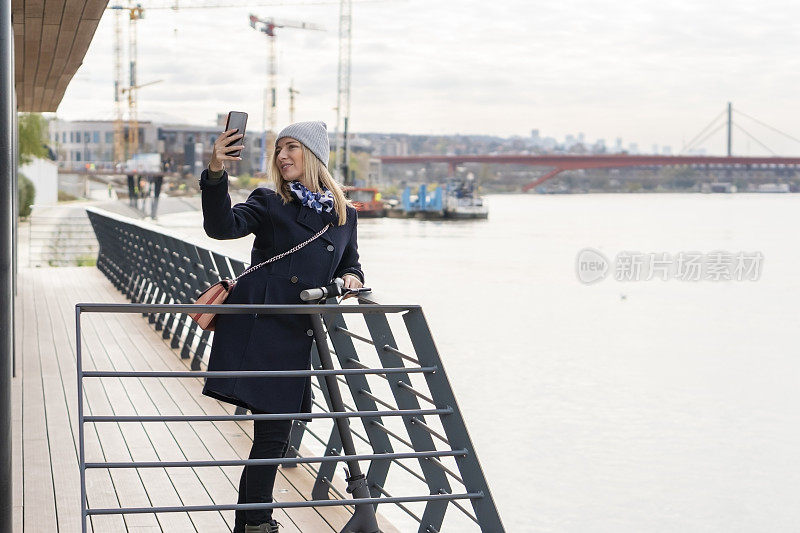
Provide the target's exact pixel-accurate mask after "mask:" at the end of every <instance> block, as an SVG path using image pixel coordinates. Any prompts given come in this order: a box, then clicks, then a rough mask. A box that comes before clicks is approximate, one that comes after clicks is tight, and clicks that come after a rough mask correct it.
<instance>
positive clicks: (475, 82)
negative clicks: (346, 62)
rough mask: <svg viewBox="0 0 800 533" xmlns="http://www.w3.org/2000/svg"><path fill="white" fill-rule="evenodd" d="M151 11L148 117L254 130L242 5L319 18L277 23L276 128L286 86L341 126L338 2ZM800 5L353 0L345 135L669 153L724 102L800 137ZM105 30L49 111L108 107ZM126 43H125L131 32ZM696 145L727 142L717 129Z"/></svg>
mask: <svg viewBox="0 0 800 533" xmlns="http://www.w3.org/2000/svg"><path fill="white" fill-rule="evenodd" d="M143 5H144V7H145V18H144V19H143V20H141V21H139V26H138V28H139V30H138V47H139V63H138V67H139V68H138V77H139V83H142V84H144V83H148V82H152V81H156V80H163V81H161V82H160V83H157V84H155V85H152V86H148V87H144V88H142V89H141V90H140V91H139V111H140V116H141V117H142V118H145V119H151V120H160V121H164V122H185V123H191V124H201V125H214V124H215V121H216V116H217V113H223V112H225V111H227V110H230V109H236V110H242V111H247V112H248V113H249V114H250V124H251V125H252V127H253V128H256V129H260V128H261V121H262V105H263V100H262V98H263V93H264V88H265V86H266V83H267V76H266V64H267V39H266V37H264V35H263V34H262V33H260V32H257V31H255V30H253V29H251V28H250V26H249V24H248V20H247V16H248V14H249V13H251V12H252V13H254V14H256V15H258V16H260V17H269V16H274V17H276V18H280V19H290V20H299V21H305V22H312V23H316V24H320V25H322V26H324V27H325V28H326V30H327V31H325V32H318V31H307V30H295V29H290V28H283V29H282V28H278V29H277V30H276V34H277V41H276V42H277V49H278V63H277V72H278V128H281V127H282V126H283V125H285V124H287V123H288V121H289V113H288V105H289V101H288V87H289V84H290V80H292V79H293V80H294V86H295V88H296V89H297V90H299V91H300V94H299V95H298V96H297V97H296V117H295V120H324V121H326V122H327V123H328V126H329V129H330V130H331V131H333V129H334V126H335V125H334V122H335V116H336V115H335V111H334V107H335V105H336V82H337V62H338V22H339V21H338V18H339V17H338V15H339V8H338V4H335V3H333V4H327V5H297V6H292V7H288V6H275V7H263V6H262V7H251V8H224V9H204V10H199V9H182V10H180V11H178V12H173V11H171V10H163V9H148V4H147V2H143ZM798 16H800V5H794V4H792V3H791V2H781V1H775V0H767V1H765V2H761V3H758V4H754V3H751V2H742V1H733V2H726V3H725V4H724V7H720V4H718V3H712V2H708V1H705V2H704V1H699V2H698V1H694V2H690V1H673V2H669V3H666V4H653V3H651V2H641V1H640V2H626V3H608V2H592V1H589V0H567V1H565V2H561V3H557V4H555V3H550V4H546V5H545V4H542V5H538V4H533V3H529V2H521V1H502V2H496V3H493V4H486V3H484V2H477V1H471V2H455V1H451V0H446V1H439V2H436V3H430V4H427V3H424V2H421V1H417V0H413V1H403V0H385V1H376V2H357V1H356V2H354V4H353V47H352V89H351V130H352V131H355V132H392V133H412V134H456V133H460V134H487V135H498V136H502V137H509V136H512V135H518V136H525V137H527V136H529V135H530V132H531V130H533V129H538V130H539V131H540V133H541V135H542V136H552V137H556V138H558V139H559V140H562V139H564V138H565V137H566V135H568V134H572V135H577V134H578V133H579V132H583V133H584V134H585V135H586V139H587V141H593V140H595V139H604V140H605V143H606V146H609V147H611V146H613V145H614V143H615V142H616V139H617V138H622V140H623V146H625V147H628V146H629V145H630V144H631V143H635V144H637V145H638V146H639V150H640V151H643V152H644V151H649V150H650V149H651V147H652V146H653V145H659V146H664V145H668V146H671V148H672V153H679V152H680V150H681V147H682V146H683V145H684V144H685V143H686V142H688V141H690V140H691V139H692V138H693V137H694V136H695V135H696V134H698V133H699V132H700V131H701V130H702V129H703V128H704V127H705V126H706V125H707V124H708V123H709V122H710V121H711V119H712V118H714V117H715V116H716V115H718V114H719V113H720V112H721V111H722V110H723V109H724V107H725V105H726V103H727V102H728V101H732V102H733V104H734V107H735V108H738V109H741V110H742V111H743V112H745V113H747V114H748V115H751V116H753V117H755V118H757V119H759V120H761V121H763V122H764V123H767V124H769V125H771V126H773V127H774V128H777V129H778V130H781V131H783V132H785V133H787V134H789V135H791V136H794V137H796V138H798V139H800V127H799V126H798V123H797V119H796V117H797V116H798V115H799V114H800V101H798V98H797V96H796V93H797V89H796V88H797V87H798V86H800V69H798V68H797V67H798V63H799V62H800V59H798V57H797V54H796V50H798V49H800V47H798V45H800V34H798V32H797V31H796V23H795V22H794V21H795V20H797V17H798ZM124 28H125V30H126V31H127V17H126V18H125V19H124ZM112 34H113V13H112V11H111V10H106V14H105V15H104V17H103V19H102V20H101V22H100V24H99V26H98V29H97V32H96V34H95V36H94V39H93V41H92V44H91V46H90V48H89V51H88V53H87V55H86V58H85V59H84V62H83V65H82V66H81V68H80V69H79V70H78V73H77V74H76V76H75V78H74V79H73V80H72V82H71V84H70V86H69V87H68V89H67V92H66V94H65V97H64V100H63V101H62V103H61V106H60V107H59V109H58V112H57V116H58V118H61V119H65V120H78V119H111V118H113V78H112V67H113V62H112V50H113V46H112V45H113V39H112V37H113V35H112ZM123 44H124V49H125V50H126V51H127V33H126V34H125V35H124V36H123ZM123 71H124V72H126V73H127V57H124V59H123ZM125 82H126V83H127V76H125ZM126 108H127V106H126ZM126 111H127V109H126ZM738 123H739V125H740V126H741V127H743V128H744V129H745V130H746V131H747V132H748V133H750V134H751V135H753V136H754V137H755V139H757V140H753V139H752V138H749V137H748V136H747V135H746V134H745V133H744V132H743V131H741V130H739V129H735V130H734V152H735V153H739V154H752V155H770V152H769V151H768V150H767V149H766V148H764V147H762V146H760V144H759V141H760V142H761V143H763V144H765V145H766V147H768V148H769V149H771V150H772V151H774V152H776V153H778V154H781V155H797V154H800V142H796V141H793V140H790V139H788V138H786V137H784V136H781V135H779V134H778V133H776V132H774V131H772V130H770V129H768V128H766V127H764V126H762V125H759V124H757V123H756V122H754V121H752V120H750V119H747V118H745V117H740V121H739V122H738ZM702 147H703V148H705V149H706V150H707V152H708V153H710V154H722V153H724V150H725V138H724V129H723V130H721V131H719V132H717V133H716V134H715V135H714V136H712V137H710V138H709V140H708V141H707V142H706V143H704V144H703V145H702Z"/></svg>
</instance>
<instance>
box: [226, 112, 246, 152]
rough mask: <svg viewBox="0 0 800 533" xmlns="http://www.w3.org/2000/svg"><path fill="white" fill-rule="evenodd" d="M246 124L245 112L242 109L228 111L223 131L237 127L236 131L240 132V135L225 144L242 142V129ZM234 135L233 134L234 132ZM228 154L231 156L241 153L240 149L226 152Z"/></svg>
mask: <svg viewBox="0 0 800 533" xmlns="http://www.w3.org/2000/svg"><path fill="white" fill-rule="evenodd" d="M246 126H247V113H245V112H244V111H230V112H228V120H227V121H226V122H225V131H228V130H230V129H234V128H235V129H237V130H238V131H237V132H236V133H241V134H242V137H240V138H238V139H236V140H234V141H231V142H229V143H228V144H227V146H233V145H235V144H236V145H238V144H244V130H245V127H246ZM234 135H235V134H234ZM228 155H231V156H233V157H240V156H241V155H242V151H241V150H236V151H233V152H228Z"/></svg>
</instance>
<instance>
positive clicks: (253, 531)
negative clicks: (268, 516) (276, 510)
mask: <svg viewBox="0 0 800 533" xmlns="http://www.w3.org/2000/svg"><path fill="white" fill-rule="evenodd" d="M278 526H280V524H279V523H278V522H276V521H275V520H270V521H269V522H264V523H263V524H260V525H257V526H251V525H246V526H244V533H278Z"/></svg>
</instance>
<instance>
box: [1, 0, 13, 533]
mask: <svg viewBox="0 0 800 533" xmlns="http://www.w3.org/2000/svg"><path fill="white" fill-rule="evenodd" d="M0 87H1V89H0V121H2V122H1V123H0V184H2V189H0V294H2V295H3V298H0V531H2V532H4V533H6V532H7V533H11V528H12V524H13V519H12V513H13V496H12V495H13V479H14V476H13V474H12V472H13V469H12V456H11V365H12V361H13V358H14V264H13V262H14V260H13V252H12V248H13V246H14V241H13V232H14V226H15V225H16V222H17V221H16V220H14V202H13V198H14V185H13V183H14V180H16V178H17V176H16V174H15V172H14V159H15V158H16V157H17V149H16V147H15V146H14V139H15V137H14V115H15V114H16V109H15V106H14V91H15V88H14V29H13V27H12V23H11V2H10V0H0Z"/></svg>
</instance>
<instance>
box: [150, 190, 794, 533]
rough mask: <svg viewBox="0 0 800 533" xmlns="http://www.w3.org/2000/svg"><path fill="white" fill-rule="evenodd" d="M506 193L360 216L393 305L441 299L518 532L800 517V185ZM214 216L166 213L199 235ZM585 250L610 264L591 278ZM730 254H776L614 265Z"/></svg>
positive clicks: (444, 339)
mask: <svg viewBox="0 0 800 533" xmlns="http://www.w3.org/2000/svg"><path fill="white" fill-rule="evenodd" d="M488 202H489V205H490V218H489V220H486V221H466V222H440V221H439V222H437V221H417V220H398V219H378V220H367V219H365V220H361V221H359V249H360V252H361V261H362V265H363V267H364V271H365V273H366V277H367V285H368V286H370V287H372V288H373V289H374V290H375V291H376V293H378V294H380V295H381V300H382V301H384V302H386V303H420V304H422V306H423V309H424V311H425V315H426V317H427V319H428V322H429V324H430V325H431V328H432V331H433V333H434V338H435V340H436V343H437V347H438V348H439V352H440V354H441V357H442V359H443V361H444V364H445V368H446V370H447V373H448V376H449V379H450V382H451V384H452V386H453V388H454V390H455V393H456V397H457V398H458V402H459V406H460V408H461V409H462V411H463V413H464V417H465V419H466V423H467V427H468V429H469V431H470V434H471V437H472V439H473V442H474V444H475V447H476V449H477V452H478V457H479V459H480V461H481V464H482V466H483V470H484V473H485V475H486V477H487V478H488V481H489V485H490V488H491V490H492V493H493V496H494V498H495V501H496V503H497V505H498V507H499V510H500V514H501V516H502V518H503V521H504V524H505V526H506V529H507V530H508V531H576V532H578V531H580V532H583V531H726V532H728V531H795V530H797V524H798V523H800V460H798V450H800V349H798V341H797V334H798V331H799V330H800V328H798V326H800V324H799V322H800V314H798V295H800V276H798V274H797V271H798V267H799V266H800V247H798V245H797V243H796V241H794V240H793V239H791V238H790V236H791V234H792V233H791V232H792V231H794V230H795V228H797V227H798V223H799V222H800V196H798V195H777V194H776V195H766V194H765V195H757V194H733V195H699V194H638V195H635V194H630V195H624V194H603V195H507V196H490V197H488ZM200 220H201V215H200V214H199V213H184V214H175V215H167V216H163V217H161V220H160V221H159V222H160V223H161V224H162V225H164V226H166V227H168V228H170V229H171V230H172V231H174V232H176V233H182V234H184V235H187V236H189V237H191V238H192V239H193V240H196V241H197V240H201V239H203V238H204V235H203V233H202V229H201V222H200ZM205 239H206V241H205V242H207V243H208V245H209V246H214V247H216V248H217V249H220V250H222V251H224V252H227V253H229V254H231V255H235V256H238V257H243V258H247V257H248V252H249V247H250V243H251V239H250V238H247V239H240V240H237V241H228V242H220V241H212V240H210V239H207V238H205ZM585 248H592V249H594V250H595V251H596V252H599V253H600V254H602V255H604V256H605V257H606V258H607V259H608V260H609V264H610V266H611V271H610V272H609V273H608V275H607V277H606V278H605V279H602V280H601V281H598V282H596V283H593V284H586V283H582V282H581V280H580V279H579V278H578V275H577V273H576V258H577V256H578V253H579V252H580V251H581V250H582V249H585ZM714 251H727V252H730V253H732V254H736V253H738V252H743V253H745V254H749V255H750V256H753V257H754V255H753V254H756V253H760V255H761V257H762V258H763V259H761V260H760V262H759V263H757V269H756V270H755V271H752V270H751V274H752V273H753V272H754V273H755V274H757V275H758V277H757V279H743V280H736V279H733V280H713V279H704V278H701V279H700V280H697V281H691V280H681V279H675V277H672V278H670V277H669V276H667V278H668V279H666V280H664V279H658V278H654V279H650V280H645V279H644V278H645V277H646V276H642V278H641V279H640V280H638V281H637V280H627V281H623V280H619V279H616V274H615V270H614V268H613V267H614V266H619V265H620V264H622V259H619V258H617V259H615V258H616V257H617V254H620V253H623V252H636V253H642V254H644V253H656V254H662V253H668V254H671V257H673V258H674V257H676V256H677V255H678V254H679V253H681V252H686V253H700V254H709V253H711V252H714ZM633 255H636V254H633ZM709 262H711V263H713V261H711V260H709ZM752 277H753V276H750V278H752Z"/></svg>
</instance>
